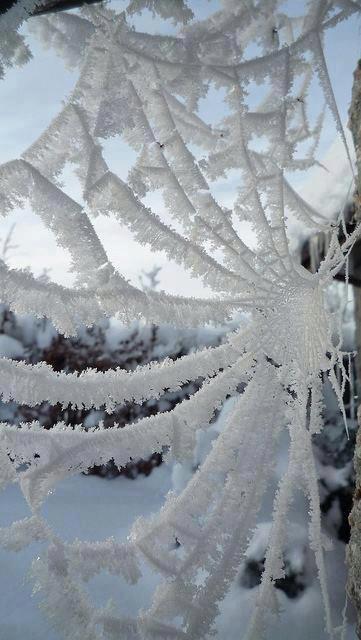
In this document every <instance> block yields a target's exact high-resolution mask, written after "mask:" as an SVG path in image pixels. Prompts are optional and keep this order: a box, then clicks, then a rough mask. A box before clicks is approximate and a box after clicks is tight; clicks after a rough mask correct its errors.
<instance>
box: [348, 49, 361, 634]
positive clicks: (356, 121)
mask: <svg viewBox="0 0 361 640" xmlns="http://www.w3.org/2000/svg"><path fill="white" fill-rule="evenodd" d="M349 113H350V123H349V127H350V129H351V132H352V136H353V141H354V145H355V150H356V159H357V181H356V190H355V218H356V220H357V221H361V61H359V63H358V66H357V69H356V71H355V73H354V84H353V90H352V101H351V107H350V112H349ZM354 296H355V321H356V346H357V356H356V369H357V388H358V390H359V391H360V383H361V289H360V288H359V287H355V288H354ZM359 395H360V394H359ZM357 418H358V423H359V426H360V425H361V405H360V406H359V409H358V413H357ZM354 467H355V474H356V487H355V493H354V499H353V507H352V511H351V514H350V518H349V521H350V526H351V538H350V542H349V545H348V548H347V565H348V581H347V593H348V595H349V597H350V599H351V600H352V602H353V603H354V606H355V609H356V614H357V625H356V632H357V637H358V638H360V640H361V429H358V433H357V437H356V448H355V455H354Z"/></svg>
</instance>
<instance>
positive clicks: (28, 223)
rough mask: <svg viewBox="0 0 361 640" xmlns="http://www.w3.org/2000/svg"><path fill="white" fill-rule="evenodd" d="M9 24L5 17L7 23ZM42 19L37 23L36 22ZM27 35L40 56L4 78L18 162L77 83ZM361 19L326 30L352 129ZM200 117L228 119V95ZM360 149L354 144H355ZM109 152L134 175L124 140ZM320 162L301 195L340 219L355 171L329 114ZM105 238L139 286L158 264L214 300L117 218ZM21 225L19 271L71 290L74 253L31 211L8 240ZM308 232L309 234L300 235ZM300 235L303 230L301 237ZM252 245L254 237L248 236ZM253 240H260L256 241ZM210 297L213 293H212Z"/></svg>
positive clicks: (5, 151) (0, 149) (164, 27)
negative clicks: (27, 270) (141, 243)
mask: <svg viewBox="0 0 361 640" xmlns="http://www.w3.org/2000/svg"><path fill="white" fill-rule="evenodd" d="M125 4H126V3H125V2H124V1H123V0H113V5H114V6H115V7H119V8H122V7H123V6H124V5H125ZM191 4H193V7H194V8H195V12H196V15H197V17H205V16H206V15H207V14H209V13H211V12H212V11H213V10H215V9H216V8H217V7H218V0H211V2H208V0H194V1H193V3H192V2H191ZM286 5H287V6H288V8H289V9H290V10H291V11H294V12H295V13H297V12H298V11H299V10H300V9H301V10H302V5H303V0H289V2H286ZM0 19H1V18H0ZM35 19H36V18H34V19H33V20H35ZM134 24H135V27H136V28H137V29H140V30H145V31H150V32H152V33H173V32H174V27H173V26H172V25H170V24H169V22H168V21H164V22H161V21H159V20H153V19H152V17H151V15H150V14H149V12H145V13H144V14H143V15H142V16H140V17H136V18H135V19H134ZM22 32H23V33H24V34H26V35H27V38H28V42H29V44H30V46H31V49H32V53H33V58H32V60H31V61H30V62H29V63H28V64H26V65H25V66H23V67H21V68H18V67H13V68H11V69H9V70H7V72H6V74H5V77H4V78H3V79H2V80H0V111H1V115H2V117H1V118H0V140H1V144H0V162H1V163H2V162H7V161H9V160H12V159H15V158H17V157H19V156H20V155H21V153H22V152H23V151H24V150H25V149H26V148H27V147H28V146H29V145H30V144H31V143H32V142H33V141H34V140H35V139H36V138H37V137H38V136H39V135H40V134H41V132H42V131H43V130H44V128H45V127H46V126H47V125H48V124H49V123H50V121H51V119H52V118H53V117H54V116H55V115H56V114H57V113H58V111H59V110H60V109H61V106H62V101H63V100H64V98H66V96H68V95H69V94H70V92H71V90H72V88H73V86H74V84H75V82H76V79H77V70H76V69H74V68H73V69H70V68H67V67H66V66H65V63H64V61H63V60H62V58H61V57H59V56H58V55H57V54H56V52H54V50H53V49H45V48H44V46H43V45H42V44H40V43H39V42H38V41H37V40H36V39H35V38H34V36H33V35H31V34H29V33H28V28H27V26H26V25H25V27H23V28H22ZM360 43H361V38H360V19H359V18H355V17H354V16H353V17H351V18H350V19H349V20H348V21H346V22H344V23H341V24H340V25H338V26H337V27H336V29H333V30H330V32H327V33H326V40H325V53H326V58H327V62H328V67H329V72H330V76H331V80H332V83H333V88H334V93H335V96H336V100H337V103H338V107H339V111H340V114H341V119H342V121H343V122H344V124H345V127H346V126H347V111H348V106H349V102H350V96H351V88H352V73H353V70H354V69H355V66H356V62H357V60H358V57H359V56H360V50H361V46H360ZM312 92H313V93H312V94H311V95H312V100H311V102H312V103H313V107H314V108H315V109H318V108H319V106H320V99H321V96H320V92H319V91H318V89H317V87H314V88H313V89H312ZM200 114H201V116H202V117H204V118H205V120H206V121H208V122H210V123H211V122H215V121H217V120H218V119H220V118H221V117H223V116H224V115H225V111H224V105H223V104H222V100H221V96H220V95H219V94H218V93H217V92H216V91H215V90H211V91H210V93H209V95H208V97H207V98H206V99H204V100H203V101H201V104H200ZM351 146H352V145H351ZM104 153H105V157H106V160H107V161H108V163H109V166H110V168H111V169H112V170H115V171H116V172H117V173H118V174H119V175H120V176H121V177H123V178H126V175H127V172H128V170H129V168H130V167H131V165H132V163H133V162H134V159H135V154H134V152H132V151H131V150H130V149H129V147H128V146H126V145H122V143H121V142H120V141H119V139H112V140H109V141H106V142H105V145H104ZM320 159H321V160H322V163H323V164H324V165H325V166H326V168H327V171H326V170H325V169H320V168H319V167H317V168H314V169H312V170H311V171H309V172H306V173H302V174H300V175H296V176H293V180H294V183H295V185H296V186H297V188H298V189H299V190H300V192H301V193H302V194H303V195H304V196H305V197H306V199H307V200H308V201H310V203H311V204H313V205H314V206H316V207H317V208H318V209H319V210H321V211H322V213H326V215H334V213H335V212H336V211H337V209H338V208H339V207H340V206H341V203H342V202H343V200H344V197H345V193H346V192H347V191H348V189H349V187H350V180H351V172H350V168H349V166H348V163H347V159H346V154H345V152H344V149H343V146H342V143H341V142H340V140H339V138H338V137H337V135H336V131H335V126H334V123H333V121H332V118H331V117H330V115H329V114H328V115H327V117H326V122H325V129H324V133H323V136H322V139H321V144H320ZM63 181H64V190H65V191H67V192H68V193H69V195H71V196H72V197H75V198H77V197H79V196H80V190H79V185H78V184H77V181H76V180H75V179H74V175H73V174H72V172H71V171H70V170H69V168H68V169H66V170H65V172H64V175H63ZM236 188H237V179H236V177H232V175H231V176H230V177H229V179H227V180H219V181H217V183H216V184H215V185H214V186H213V191H214V194H215V195H216V197H217V199H218V200H219V202H220V203H221V204H224V205H228V206H229V205H231V204H232V202H233V199H234V197H235V195H236ZM147 204H150V205H152V206H153V208H154V211H157V210H159V208H160V207H162V204H161V202H160V199H159V197H158V196H157V194H155V195H153V196H151V197H150V198H149V201H148V202H147ZM93 223H94V226H95V228H96V231H97V233H98V235H99V236H100V238H101V240H102V241H103V243H104V246H105V248H106V251H107V253H108V256H109V258H110V260H111V261H112V262H113V264H114V265H115V267H116V268H118V269H119V270H120V271H121V272H122V273H123V274H124V275H125V276H126V277H127V278H129V279H130V280H131V281H132V283H134V284H137V285H139V275H140V274H141V273H142V271H148V270H150V269H151V268H152V266H153V265H155V264H156V265H159V266H161V267H162V270H161V272H160V280H161V284H160V286H161V288H164V289H165V290H167V291H168V292H170V293H176V294H181V295H206V294H207V290H206V289H205V287H204V286H203V285H202V284H201V283H200V282H199V281H198V280H195V279H192V278H190V277H189V276H188V275H187V274H186V273H185V272H184V271H183V270H182V269H181V268H180V267H178V266H177V265H176V264H173V263H172V262H170V261H169V260H168V259H167V258H166V257H165V256H164V255H163V254H162V253H160V252H154V251H152V250H150V249H148V248H147V247H144V246H139V245H138V244H137V243H135V241H134V240H133V237H132V235H131V233H130V232H129V231H128V230H127V229H126V228H125V227H120V226H119V223H118V222H116V221H115V220H112V219H111V218H105V217H99V218H97V219H95V220H93ZM13 225H15V227H14V230H13V236H12V245H15V246H14V248H13V249H12V250H11V251H10V252H9V254H8V257H7V259H8V262H9V264H10V266H12V267H14V268H25V267H30V268H31V270H32V271H33V272H34V273H35V275H39V274H40V273H41V272H42V271H43V270H44V269H46V270H47V271H48V274H49V276H50V277H51V279H53V280H54V281H56V282H59V283H61V284H64V285H66V286H71V285H72V284H73V282H74V275H73V274H72V273H71V272H70V271H69V265H70V259H69V256H68V255H67V252H66V251H64V250H62V249H60V248H58V247H57V246H56V243H55V241H54V238H53V237H52V235H51V233H50V232H49V231H48V230H47V229H46V228H45V227H44V225H43V224H42V223H41V222H40V221H39V220H38V219H37V217H36V216H35V215H34V214H33V213H32V212H31V211H30V210H29V208H28V207H25V208H24V209H23V210H18V211H16V212H14V213H13V214H12V215H11V216H9V217H6V218H2V219H0V241H1V240H2V241H3V240H4V238H5V237H6V235H7V234H8V232H9V230H10V229H11V228H12V227H13ZM299 231H301V230H299ZM297 232H298V230H297V227H296V226H295V228H294V233H295V234H297ZM246 240H247V238H246ZM248 241H249V242H251V241H252V239H251V238H248ZM208 293H209V292H208Z"/></svg>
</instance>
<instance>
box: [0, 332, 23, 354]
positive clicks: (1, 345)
mask: <svg viewBox="0 0 361 640" xmlns="http://www.w3.org/2000/svg"><path fill="white" fill-rule="evenodd" d="M24 353H25V352H24V347H23V345H22V344H21V342H20V341H19V340H16V338H12V337H11V336H7V335H5V334H1V335H0V356H1V357H3V358H16V359H21V358H23V357H24Z"/></svg>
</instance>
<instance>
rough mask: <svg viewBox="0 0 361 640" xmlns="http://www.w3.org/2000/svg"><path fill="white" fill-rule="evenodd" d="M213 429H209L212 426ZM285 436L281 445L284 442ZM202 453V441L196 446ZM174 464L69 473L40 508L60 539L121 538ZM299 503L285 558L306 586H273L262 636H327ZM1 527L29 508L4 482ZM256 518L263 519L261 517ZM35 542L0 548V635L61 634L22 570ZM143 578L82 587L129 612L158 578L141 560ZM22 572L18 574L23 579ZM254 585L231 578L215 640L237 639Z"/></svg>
mask: <svg viewBox="0 0 361 640" xmlns="http://www.w3.org/2000/svg"><path fill="white" fill-rule="evenodd" d="M213 435H215V434H214V433H213ZM286 444H287V443H286V442H285V447H286ZM201 450H202V456H203V452H204V443H203V447H201ZM283 464H284V459H283V456H282V455H281V458H280V462H279V467H278V468H277V469H276V470H275V474H274V478H273V483H272V486H270V491H269V495H268V496H266V498H265V504H264V507H263V509H262V512H261V514H260V521H261V524H260V526H259V528H258V530H257V532H256V536H255V538H254V540H253V542H252V543H251V546H250V550H249V555H251V556H252V557H253V558H257V554H258V555H259V558H261V557H262V552H263V548H264V546H263V545H264V544H265V542H266V538H267V531H268V526H269V525H268V524H267V520H268V516H269V510H270V505H271V500H270V496H271V493H272V490H273V488H274V485H275V483H276V482H277V477H278V476H279V473H280V471H281V468H282V467H283ZM180 471H181V470H180V469H176V470H174V469H173V467H172V466H171V465H169V464H163V465H161V466H160V467H158V468H156V469H155V470H154V471H153V473H152V474H151V475H150V476H149V477H144V476H138V478H137V479H136V480H129V479H127V478H125V477H118V478H114V479H112V480H106V479H102V478H99V477H97V476H89V477H86V476H84V475H79V476H74V477H72V478H70V479H68V480H66V481H65V482H62V483H61V484H59V485H58V486H57V488H56V490H55V491H54V493H53V494H52V495H50V496H49V498H48V500H47V502H46V504H45V506H44V508H43V512H42V513H43V515H44V516H45V517H46V519H47V521H48V522H49V524H50V525H51V526H52V527H53V528H54V530H55V531H56V532H58V533H59V534H60V536H61V537H62V538H63V539H64V540H65V541H71V540H74V539H75V538H78V539H82V540H89V541H96V540H101V539H103V538H107V537H109V536H114V537H115V538H116V539H117V540H125V538H126V536H127V534H128V533H129V530H130V527H131V525H132V523H133V522H134V519H135V518H136V517H137V516H140V515H145V516H147V515H149V514H150V513H152V512H154V511H156V510H158V509H159V508H160V506H161V505H162V504H163V501H164V497H165V495H166V493H167V491H168V490H169V489H171V488H173V486H174V482H175V483H176V486H177V487H179V486H180V485H181V483H182V481H184V480H185V477H184V476H185V475H187V474H186V473H183V474H182V473H180ZM306 509H307V505H305V503H304V501H303V499H302V498H301V497H299V498H296V501H295V503H294V505H293V510H292V523H290V524H289V532H290V540H291V541H292V544H291V546H290V551H289V556H290V557H289V559H290V560H291V562H292V563H293V565H294V566H295V567H297V564H300V563H301V564H302V563H303V564H304V565H305V567H306V569H305V571H306V574H307V575H306V578H305V580H306V583H307V586H306V588H305V590H304V592H303V593H301V594H300V595H299V596H298V597H297V598H293V599H289V598H288V597H287V596H286V595H285V594H284V593H283V591H280V590H277V593H278V597H279V602H280V605H281V608H282V610H283V614H282V615H281V617H280V618H279V620H277V619H276V618H273V620H272V626H270V632H269V635H268V638H269V640H276V639H277V640H289V639H291V638H292V640H305V639H306V638H307V639H308V640H326V637H327V636H326V634H325V632H324V631H323V609H322V600H321V595H320V590H319V585H318V582H317V578H316V573H315V569H314V565H313V561H312V558H311V555H310V554H308V552H307V551H306V547H307V544H306V543H307V532H306V530H305V524H304V523H305V511H306ZM0 513H1V526H6V525H9V524H11V523H12V522H14V521H15V520H19V519H21V518H23V517H26V516H27V515H29V513H28V508H27V505H26V503H25V501H24V499H23V497H22V494H21V492H20V491H19V490H18V488H17V487H15V486H11V487H10V488H8V489H6V490H5V491H4V492H3V493H2V494H1V495H0ZM262 522H263V524H262ZM43 548H44V547H43V545H42V544H40V543H39V544H36V545H35V544H33V545H31V546H30V547H28V548H26V549H25V550H23V551H20V552H18V553H13V552H5V551H2V552H1V553H0V567H1V576H2V580H1V588H0V638H1V639H2V640H60V638H61V636H59V635H58V633H56V632H55V631H54V630H53V629H51V627H50V626H49V622H48V621H47V620H46V619H45V618H44V617H43V614H42V612H41V611H40V610H39V608H38V604H39V601H38V597H37V595H36V594H35V595H34V596H33V597H31V593H32V584H31V581H30V580H29V579H28V580H26V574H27V571H28V569H29V567H30V564H31V561H32V559H33V558H36V557H37V556H38V555H39V553H41V551H42V550H43ZM344 549H345V547H344V545H343V544H342V543H338V542H336V543H335V544H334V549H333V551H331V552H328V554H327V556H328V570H329V582H330V590H331V599H332V608H333V614H334V623H335V624H336V625H339V624H340V623H341V617H340V612H341V610H342V608H343V605H344V583H345V566H344ZM142 571H143V577H142V579H141V580H140V581H139V583H138V584H137V585H135V586H132V587H131V586H129V585H127V584H126V583H125V582H124V581H123V580H122V579H121V578H119V577H115V576H111V575H109V574H107V573H105V572H103V573H101V574H100V575H99V576H97V577H96V578H93V579H92V580H91V581H90V582H89V583H88V584H87V589H88V591H89V594H90V596H91V599H92V601H93V602H94V604H95V605H96V606H101V605H105V604H106V603H107V602H108V601H109V600H110V599H112V600H113V601H114V603H115V604H116V606H117V608H118V609H119V610H120V611H121V612H123V613H125V614H129V615H134V614H135V613H136V611H137V610H139V609H141V608H146V607H147V606H148V605H149V604H150V600H151V594H152V592H153V590H154V588H155V586H156V584H157V582H158V579H159V578H158V575H157V574H156V573H153V572H152V571H151V570H150V569H149V567H148V566H146V565H145V564H144V566H143V567H142ZM24 577H25V579H24ZM257 590H258V587H254V588H252V589H250V588H246V587H244V586H242V584H241V578H240V576H238V578H237V579H236V580H235V582H234V585H233V587H232V589H231V591H230V593H229V594H228V595H227V597H226V598H225V600H224V601H223V602H222V603H221V605H220V611H221V613H220V615H219V617H218V618H217V632H218V633H217V637H218V638H219V639H220V640H236V639H237V640H239V639H240V638H242V632H243V631H244V630H245V628H246V624H247V621H248V619H249V616H250V613H251V611H252V607H253V606H254V603H255V600H256V595H257ZM355 638H356V636H355V634H354V632H353V628H352V626H348V628H347V633H346V635H345V640H346V639H347V640H354V639H355Z"/></svg>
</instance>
